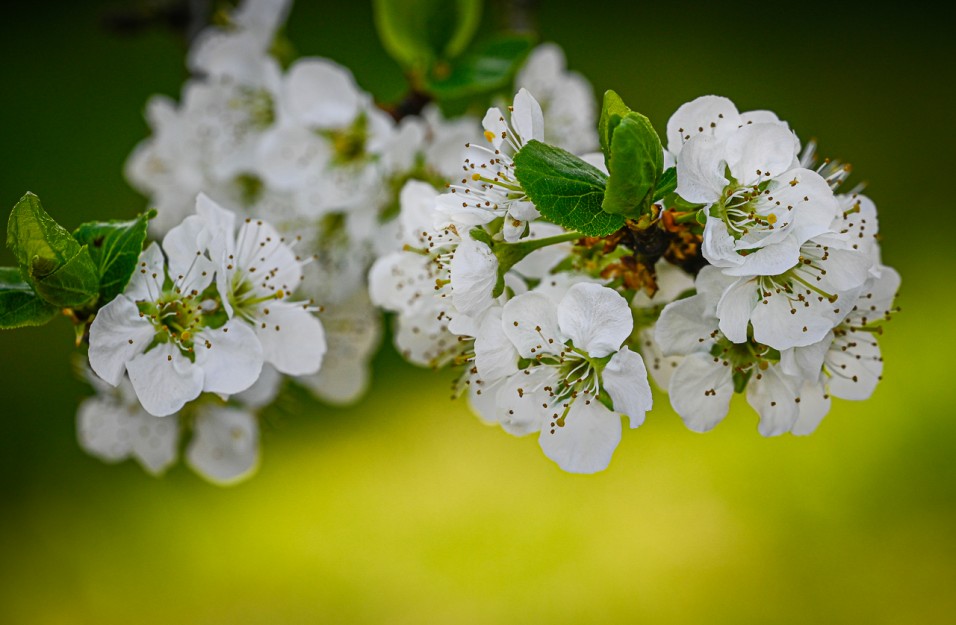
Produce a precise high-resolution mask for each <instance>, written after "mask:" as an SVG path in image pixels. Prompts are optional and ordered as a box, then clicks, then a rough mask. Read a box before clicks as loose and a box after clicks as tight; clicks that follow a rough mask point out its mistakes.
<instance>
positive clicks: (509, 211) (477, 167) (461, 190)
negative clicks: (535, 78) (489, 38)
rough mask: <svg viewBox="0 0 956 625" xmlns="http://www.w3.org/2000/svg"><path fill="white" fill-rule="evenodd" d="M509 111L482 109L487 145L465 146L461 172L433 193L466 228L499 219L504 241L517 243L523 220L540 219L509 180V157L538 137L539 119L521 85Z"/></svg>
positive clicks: (540, 135)
mask: <svg viewBox="0 0 956 625" xmlns="http://www.w3.org/2000/svg"><path fill="white" fill-rule="evenodd" d="M509 113H510V114H509V119H506V118H505V116H504V114H503V113H502V112H501V111H500V110H499V109H498V108H497V107H492V108H490V109H488V112H487V113H486V114H485V117H484V119H483V120H482V126H483V127H484V128H485V139H486V140H487V141H488V142H489V143H491V146H492V147H490V148H489V147H485V146H483V145H478V144H475V143H469V144H467V146H466V147H467V148H468V154H469V155H468V157H467V158H465V162H464V165H463V167H462V170H463V172H464V176H463V177H462V178H461V179H460V180H459V181H458V182H457V183H455V184H450V185H448V189H449V191H448V193H445V194H443V195H441V196H440V197H439V200H438V208H439V210H440V211H442V212H443V213H445V214H446V215H447V216H448V218H449V219H451V220H452V221H455V222H457V223H460V224H463V225H467V226H479V225H484V224H487V223H489V222H491V221H493V220H494V219H496V218H498V217H504V226H503V229H502V232H503V235H504V239H505V240H506V241H517V240H518V239H519V238H521V237H523V236H524V235H525V234H526V230H527V225H528V222H530V221H532V220H534V219H537V218H538V217H540V213H539V212H538V210H537V209H536V208H535V207H534V204H533V203H532V202H531V201H530V200H529V199H528V197H527V195H526V194H525V192H524V190H523V189H522V188H521V183H519V182H518V180H517V178H515V175H514V162H513V161H512V159H511V156H510V155H513V154H514V153H515V152H517V151H518V150H520V149H521V146H523V145H524V144H525V143H527V142H528V141H530V140H532V139H536V140H538V141H541V140H543V139H544V117H543V114H542V112H541V107H540V105H539V104H538V102H537V101H536V100H535V99H534V97H533V96H532V95H531V94H530V93H529V92H528V91H527V90H526V89H520V90H519V91H518V93H517V94H516V95H515V98H514V106H512V107H510V111H509Z"/></svg>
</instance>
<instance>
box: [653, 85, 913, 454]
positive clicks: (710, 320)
mask: <svg viewBox="0 0 956 625" xmlns="http://www.w3.org/2000/svg"><path fill="white" fill-rule="evenodd" d="M667 129H668V140H669V143H668V148H669V150H670V152H671V153H672V154H673V155H674V157H675V158H676V162H677V193H678V195H680V196H681V198H683V199H684V200H685V201H686V202H690V203H694V204H698V205H699V206H701V211H702V213H703V214H704V215H705V217H706V221H705V223H704V228H703V239H702V245H701V250H702V253H703V257H704V259H706V261H707V262H708V263H709V266H707V267H705V268H704V269H703V270H702V271H700V273H699V274H698V275H697V277H696V283H695V285H696V291H697V294H696V295H694V296H693V297H690V298H687V299H684V300H680V301H677V302H674V303H671V304H669V305H668V306H667V307H665V308H664V310H663V312H662V313H661V316H660V319H659V321H658V323H657V325H656V331H655V337H654V338H653V339H650V340H649V344H653V346H654V348H655V349H660V354H661V357H664V358H670V359H671V364H672V367H673V368H674V369H675V370H674V371H673V375H672V377H669V380H668V382H667V384H668V386H669V392H670V397H671V403H672V405H673V406H674V409H675V410H676V411H677V412H678V413H679V414H680V415H681V417H682V418H683V419H684V421H685V423H686V424H687V425H688V427H689V428H691V429H693V430H696V431H705V430H709V429H710V428H712V427H714V426H715V425H716V424H717V423H718V422H720V421H721V420H722V419H723V418H724V416H725V415H726V414H727V412H728V410H729V402H730V398H731V396H732V395H733V393H734V391H735V390H737V391H738V392H740V391H742V390H743V389H744V388H745V389H746V393H747V400H748V402H749V403H750V405H751V406H752V407H753V408H754V409H755V410H756V411H757V412H758V413H759V415H760V427H759V430H760V432H761V433H762V434H763V435H765V436H772V435H777V434H782V433H784V432H792V433H795V434H808V433H810V432H812V431H813V430H814V429H815V428H816V427H817V425H818V424H819V422H820V420H821V419H822V418H823V416H824V415H825V414H826V413H827V412H828V411H829V408H830V397H831V395H832V396H835V397H842V398H846V399H866V398H867V397H869V396H870V394H871V393H872V392H873V390H874V388H875V386H876V380H877V379H878V378H879V376H880V374H881V372H882V359H881V358H880V352H879V347H878V345H877V343H876V339H875V335H876V334H878V333H879V331H880V325H879V324H880V322H881V321H883V320H885V319H886V318H888V317H889V315H890V314H891V313H892V312H893V298H894V295H895V293H896V291H897V289H898V287H899V282H900V280H899V275H898V274H897V273H896V272H895V271H894V270H893V269H891V268H889V267H885V266H883V265H882V263H881V260H880V253H879V245H878V242H877V240H876V235H877V219H876V207H875V205H874V204H873V202H872V201H871V200H870V199H869V198H867V197H866V196H863V195H860V194H859V193H856V192H851V193H846V194H837V193H835V189H836V188H837V187H838V186H839V184H840V183H841V182H842V180H843V178H844V177H845V175H846V171H847V170H846V169H845V168H843V167H841V166H839V165H838V164H837V165H833V164H829V163H824V164H823V165H822V166H820V167H818V168H816V169H814V168H813V158H812V151H813V150H814V148H815V146H813V145H812V144H811V145H810V146H808V147H809V149H808V150H806V151H805V152H804V154H803V156H801V154H800V143H799V141H798V139H797V138H796V135H795V134H794V133H793V132H792V131H791V130H790V127H789V126H788V125H787V124H786V122H783V121H781V120H780V119H778V118H777V116H776V115H774V114H773V113H771V112H769V111H755V112H750V113H738V111H737V109H736V107H735V106H734V105H733V103H732V102H731V101H730V100H727V99H726V98H721V97H717V96H704V97H702V98H698V99H697V100H694V101H693V102H689V103H687V104H685V105H683V106H682V107H681V108H680V109H678V111H677V112H676V113H675V114H674V115H673V117H671V119H670V121H669V122H668V126H667Z"/></svg>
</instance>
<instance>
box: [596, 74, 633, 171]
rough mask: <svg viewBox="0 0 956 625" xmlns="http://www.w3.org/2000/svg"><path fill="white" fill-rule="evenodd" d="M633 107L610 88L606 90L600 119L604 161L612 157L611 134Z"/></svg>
mask: <svg viewBox="0 0 956 625" xmlns="http://www.w3.org/2000/svg"><path fill="white" fill-rule="evenodd" d="M630 112H631V109H629V108H628V107H627V105H626V104H624V100H622V99H621V96H619V95H617V93H615V92H614V91H611V90H610V89H608V90H607V91H605V92H604V103H603V105H602V106H601V118H600V119H599V120H598V137H599V138H600V140H601V151H602V152H604V162H605V163H607V162H608V159H610V157H611V136H612V135H613V134H614V129H615V128H616V127H617V125H618V124H619V123H621V120H622V119H623V118H624V116H625V115H627V114H628V113H630Z"/></svg>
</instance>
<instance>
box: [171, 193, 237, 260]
mask: <svg viewBox="0 0 956 625" xmlns="http://www.w3.org/2000/svg"><path fill="white" fill-rule="evenodd" d="M196 214H197V215H198V216H199V217H201V218H202V220H203V221H204V222H205V223H206V228H207V229H208V231H209V233H210V235H211V236H210V237H209V241H208V242H207V243H206V245H207V247H208V248H209V255H210V257H211V258H212V259H213V260H218V259H220V258H223V257H226V256H228V255H229V254H232V253H233V248H234V247H235V239H234V237H235V233H236V214H235V213H233V212H232V211H230V210H226V209H225V208H223V207H222V206H220V205H219V204H217V203H216V202H215V201H214V200H213V199H212V198H210V197H209V196H208V195H206V194H205V193H200V194H199V195H198V196H197V197H196ZM166 253H167V254H168V253H169V251H168V250H167V252H166Z"/></svg>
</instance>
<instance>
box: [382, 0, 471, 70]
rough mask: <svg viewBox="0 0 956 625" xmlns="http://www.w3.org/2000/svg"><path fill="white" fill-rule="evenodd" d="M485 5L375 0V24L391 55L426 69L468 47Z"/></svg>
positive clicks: (409, 66) (447, 0)
mask: <svg viewBox="0 0 956 625" xmlns="http://www.w3.org/2000/svg"><path fill="white" fill-rule="evenodd" d="M482 5H483V3H482V2H481V0H401V2H399V1H398V0H374V4H373V8H374V11H375V28H376V30H377V31H378V35H379V38H380V39H381V40H382V45H383V46H384V48H385V50H386V51H387V52H388V53H389V55H391V56H392V58H394V59H395V60H396V61H398V62H399V64H400V65H402V66H403V67H405V68H406V69H410V70H414V71H419V72H424V71H425V70H427V69H428V68H430V67H431V66H432V65H433V64H434V63H435V62H436V61H438V60H447V59H452V58H454V57H456V56H458V55H459V54H461V52H462V51H463V50H464V49H465V48H466V47H468V44H469V43H471V39H472V37H474V35H475V31H476V30H477V29H478V25H479V23H480V22H481V12H482Z"/></svg>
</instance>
